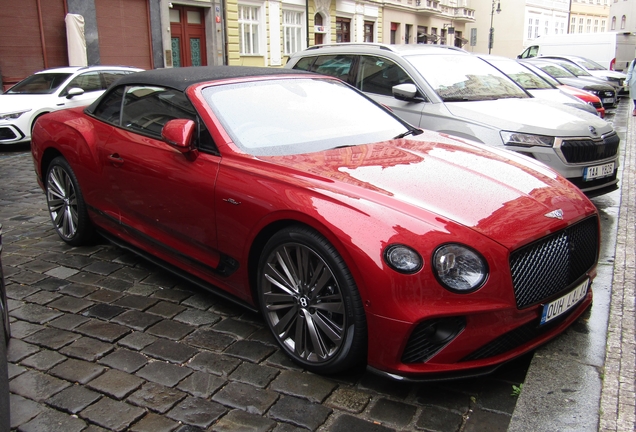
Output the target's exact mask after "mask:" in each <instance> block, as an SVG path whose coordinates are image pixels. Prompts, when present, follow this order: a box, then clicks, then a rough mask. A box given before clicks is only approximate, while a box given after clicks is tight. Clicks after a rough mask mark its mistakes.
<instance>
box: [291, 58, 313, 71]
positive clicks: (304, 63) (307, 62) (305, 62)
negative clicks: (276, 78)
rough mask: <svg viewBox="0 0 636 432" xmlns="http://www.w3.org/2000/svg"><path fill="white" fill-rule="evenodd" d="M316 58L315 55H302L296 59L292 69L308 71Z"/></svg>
mask: <svg viewBox="0 0 636 432" xmlns="http://www.w3.org/2000/svg"><path fill="white" fill-rule="evenodd" d="M314 60H316V57H304V58H301V59H300V60H298V63H296V64H295V65H294V69H299V70H304V71H309V70H311V65H312V63H313V62H314Z"/></svg>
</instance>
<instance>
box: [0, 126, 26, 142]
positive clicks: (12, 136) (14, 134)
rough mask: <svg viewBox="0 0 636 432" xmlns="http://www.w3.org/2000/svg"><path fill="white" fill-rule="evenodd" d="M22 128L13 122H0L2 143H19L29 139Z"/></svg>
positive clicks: (0, 139) (0, 140)
mask: <svg viewBox="0 0 636 432" xmlns="http://www.w3.org/2000/svg"><path fill="white" fill-rule="evenodd" d="M29 139H30V137H27V136H26V135H25V134H24V133H23V132H22V130H21V129H20V128H19V127H18V126H16V125H13V124H0V144H19V143H22V142H27V141H29Z"/></svg>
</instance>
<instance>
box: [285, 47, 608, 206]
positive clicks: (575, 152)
mask: <svg viewBox="0 0 636 432" xmlns="http://www.w3.org/2000/svg"><path fill="white" fill-rule="evenodd" d="M285 67H286V68H293V69H301V70H307V71H312V72H316V73H320V74H324V75H331V76H336V77H339V78H341V79H342V80H344V81H346V82H347V83H349V84H351V85H353V86H355V87H357V88H358V89H359V90H361V91H362V92H364V93H365V94H366V95H367V96H369V97H371V98H372V99H374V100H375V101H376V102H378V103H381V104H383V105H385V106H387V107H389V108H390V109H392V110H393V111H394V112H395V113H396V114H397V115H399V116H401V117H402V118H403V119H404V120H406V121H408V122H409V123H411V124H413V125H415V126H419V127H421V128H425V129H430V130H434V131H438V132H443V133H448V134H449V135H454V136H459V137H463V138H468V139H471V140H475V141H479V142H482V143H485V144H488V145H492V146H495V147H501V148H506V149H509V150H514V151H517V152H519V153H522V154H524V155H527V156H529V157H532V158H534V159H536V160H538V161H540V162H543V163H544V164H546V165H548V166H549V167H551V168H553V169H554V170H556V171H558V172H559V173H561V174H562V175H563V176H565V177H566V178H567V179H568V180H570V181H571V182H572V183H574V184H576V185H577V186H578V187H579V188H580V189H581V190H583V191H584V192H586V193H588V194H594V195H596V194H600V193H604V192H607V191H609V190H613V189H615V188H616V184H617V182H618V180H617V177H616V174H617V169H618V153H619V152H618V149H619V143H620V138H619V137H618V135H617V134H616V132H615V131H614V129H613V128H612V126H611V125H610V124H609V123H607V122H606V121H604V120H602V119H600V118H599V117H598V116H595V115H593V114H590V113H587V112H584V111H581V110H579V109H576V108H572V107H568V106H565V105H563V104H560V103H556V102H549V101H544V100H538V99H535V98H533V97H532V96H531V95H530V94H529V93H527V92H526V91H525V90H523V89H522V88H521V87H520V86H518V85H517V84H516V83H515V82H514V81H512V80H511V79H510V78H509V77H507V76H506V75H504V74H503V73H502V72H500V71H499V70H498V69H496V68H495V67H493V66H492V65H490V64H488V63H487V62H485V61H484V60H482V59H480V58H479V57H478V56H475V55H472V54H470V53H468V52H466V51H464V50H461V49H457V48H452V47H444V46H439V45H383V44H369V43H348V44H335V45H319V46H315V47H310V48H307V49H306V50H303V51H300V52H297V53H295V54H293V55H292V56H291V57H290V59H289V61H288V62H287V64H286V66H285Z"/></svg>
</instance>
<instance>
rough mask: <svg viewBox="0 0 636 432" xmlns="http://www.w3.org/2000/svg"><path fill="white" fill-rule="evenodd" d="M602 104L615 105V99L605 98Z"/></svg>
mask: <svg viewBox="0 0 636 432" xmlns="http://www.w3.org/2000/svg"><path fill="white" fill-rule="evenodd" d="M602 102H603V103H604V104H609V103H611V104H613V103H614V98H603V100H602Z"/></svg>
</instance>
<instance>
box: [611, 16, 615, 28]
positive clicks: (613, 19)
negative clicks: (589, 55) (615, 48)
mask: <svg viewBox="0 0 636 432" xmlns="http://www.w3.org/2000/svg"><path fill="white" fill-rule="evenodd" d="M610 30H616V17H612V23H611V24H610Z"/></svg>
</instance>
